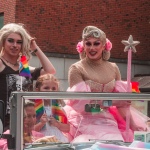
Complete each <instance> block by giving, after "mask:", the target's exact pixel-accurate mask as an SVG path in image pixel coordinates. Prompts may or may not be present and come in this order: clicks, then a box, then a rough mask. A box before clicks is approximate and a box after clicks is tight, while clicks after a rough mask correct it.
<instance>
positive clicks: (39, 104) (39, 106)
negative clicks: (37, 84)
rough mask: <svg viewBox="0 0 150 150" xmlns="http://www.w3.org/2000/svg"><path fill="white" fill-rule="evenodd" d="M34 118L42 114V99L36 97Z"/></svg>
mask: <svg viewBox="0 0 150 150" xmlns="http://www.w3.org/2000/svg"><path fill="white" fill-rule="evenodd" d="M34 102H35V111H36V119H37V120H39V119H40V118H41V116H42V115H43V114H44V102H43V100H42V99H36V100H35V101H34Z"/></svg>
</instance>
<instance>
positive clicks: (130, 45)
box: [121, 35, 140, 92]
mask: <svg viewBox="0 0 150 150" xmlns="http://www.w3.org/2000/svg"><path fill="white" fill-rule="evenodd" d="M121 43H122V44H124V45H125V49H124V52H127V51H128V67H127V92H131V85H130V83H131V60H132V51H133V52H134V53H136V48H135V46H136V45H138V44H139V43H140V42H139V41H133V37H132V35H130V36H129V38H128V41H125V40H122V41H121Z"/></svg>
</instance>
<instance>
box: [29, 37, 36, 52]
mask: <svg viewBox="0 0 150 150" xmlns="http://www.w3.org/2000/svg"><path fill="white" fill-rule="evenodd" d="M37 48H38V46H37V44H36V41H35V38H31V40H30V49H31V51H34V50H36V49H37Z"/></svg>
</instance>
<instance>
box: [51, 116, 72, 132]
mask: <svg viewBox="0 0 150 150" xmlns="http://www.w3.org/2000/svg"><path fill="white" fill-rule="evenodd" d="M50 124H51V125H53V126H55V127H57V128H58V129H59V130H60V131H62V132H69V130H70V124H69V123H67V124H65V123H61V122H59V121H57V120H56V119H55V118H54V117H50Z"/></svg>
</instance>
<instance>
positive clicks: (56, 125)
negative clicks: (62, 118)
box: [49, 117, 60, 128]
mask: <svg viewBox="0 0 150 150" xmlns="http://www.w3.org/2000/svg"><path fill="white" fill-rule="evenodd" d="M49 122H50V125H53V126H55V127H57V128H59V125H60V123H59V122H58V121H57V120H56V119H55V118H54V117H50V121H49Z"/></svg>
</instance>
